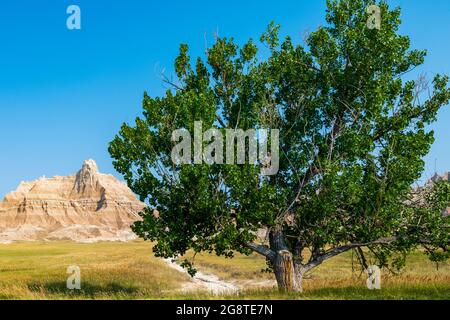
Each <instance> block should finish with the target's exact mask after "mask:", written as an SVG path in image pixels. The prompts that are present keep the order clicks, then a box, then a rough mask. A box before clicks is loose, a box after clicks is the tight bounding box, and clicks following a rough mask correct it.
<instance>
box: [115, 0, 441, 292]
mask: <svg viewBox="0 0 450 320" xmlns="http://www.w3.org/2000/svg"><path fill="white" fill-rule="evenodd" d="M372 4H373V3H372V2H371V1H366V0H342V1H332V0H330V1H327V7H328V9H327V11H326V25H325V26H322V27H320V28H318V29H317V30H316V31H315V32H312V33H310V34H309V36H308V37H307V38H306V39H305V40H304V44H296V43H295V42H300V43H303V42H302V41H294V40H293V39H291V38H290V37H286V38H284V40H283V41H280V40H279V33H278V30H279V26H278V25H276V24H274V23H272V24H270V25H269V28H268V30H267V31H266V32H265V33H264V34H263V36H262V37H261V41H262V43H263V44H264V46H262V45H256V44H255V42H254V41H252V40H250V41H248V42H247V43H245V44H244V45H242V46H239V45H238V44H236V43H235V42H234V41H233V39H232V38H221V37H217V38H216V40H215V43H214V45H213V46H212V47H210V48H209V49H208V50H207V52H206V57H205V58H204V59H202V58H198V59H196V61H195V63H193V61H192V59H191V58H190V56H189V54H188V46H187V45H184V44H183V45H181V47H180V54H179V56H178V57H177V58H176V60H175V70H176V74H177V77H176V80H173V81H171V80H169V79H167V78H165V81H166V82H167V83H170V88H169V89H168V90H167V92H166V93H165V95H164V96H163V97H155V98H152V97H150V96H149V95H148V94H147V93H145V94H144V99H143V109H144V111H143V116H142V117H141V118H138V119H136V123H135V124H134V125H127V124H124V125H123V127H122V129H121V131H120V133H119V135H118V136H117V137H116V138H115V139H114V140H113V141H112V143H111V144H110V149H109V150H110V153H111V155H112V157H113V159H114V166H115V168H116V169H117V170H118V171H119V172H120V173H122V174H123V175H124V176H125V179H126V181H127V183H128V185H129V186H130V187H131V189H132V190H133V191H134V192H135V193H136V194H138V195H139V196H140V198H141V199H142V200H143V201H146V203H147V204H148V205H149V207H148V208H147V209H145V210H144V211H143V212H142V213H141V216H142V218H143V219H142V221H139V222H137V223H135V224H134V226H133V230H134V231H135V232H136V233H137V234H138V235H139V236H141V237H143V238H144V239H146V240H151V241H155V246H154V248H153V250H154V253H155V255H156V256H158V257H166V258H174V257H177V256H179V255H184V254H185V253H186V252H187V251H188V250H193V251H194V252H196V253H197V252H202V251H206V252H215V253H216V254H217V255H221V256H225V257H233V254H234V252H240V253H244V254H250V253H252V252H257V253H259V254H261V255H263V256H264V257H265V258H267V261H268V264H269V267H270V269H272V270H273V271H274V273H275V276H276V279H277V282H278V285H279V288H280V289H281V290H286V291H301V290H302V280H303V278H304V275H305V273H306V272H308V271H309V270H311V269H313V268H314V267H316V266H318V265H320V264H321V263H323V262H324V261H326V260H327V259H330V258H332V257H334V256H336V255H338V254H341V253H344V252H346V251H349V250H355V252H356V253H357V254H358V257H359V258H360V259H359V260H360V261H361V263H363V264H364V263H365V261H366V260H367V256H366V255H367V254H368V253H370V254H371V259H376V263H377V264H378V265H379V266H381V267H383V266H396V267H400V266H401V265H402V264H403V262H404V257H405V256H406V254H407V253H408V252H410V251H411V250H413V249H415V248H417V247H418V246H419V245H424V246H425V247H426V249H427V252H428V253H430V256H431V257H432V258H433V259H435V260H439V259H444V258H445V257H446V253H447V249H448V247H447V244H448V230H447V229H446V223H448V221H447V220H446V218H444V217H443V215H442V210H443V209H444V207H445V205H446V202H445V201H448V200H449V198H448V188H443V187H442V186H440V187H439V188H436V190H435V192H431V193H430V195H431V194H433V196H429V197H428V198H429V201H430V202H429V204H428V205H420V206H417V205H414V201H410V200H411V199H410V191H411V185H412V184H413V183H414V182H415V181H417V179H418V178H420V176H421V174H422V171H423V169H424V161H423V160H422V158H423V157H424V156H425V155H426V154H427V153H428V152H429V150H430V146H431V145H432V143H433V132H432V131H429V130H427V128H428V127H427V126H428V125H429V124H430V123H432V122H434V121H435V120H436V116H437V113H438V111H439V109H440V108H441V107H442V106H444V105H446V104H447V103H448V101H449V98H450V90H449V88H448V77H447V76H441V75H436V76H435V77H434V79H432V81H431V82H430V83H429V84H428V85H426V83H424V81H412V80H410V81H406V80H405V74H407V73H408V72H409V71H411V70H413V69H414V68H416V67H417V66H420V65H421V64H423V62H424V58H425V55H426V52H425V51H422V50H412V49H410V40H409V38H408V37H406V36H402V35H400V34H399V33H398V28H399V25H400V9H398V8H396V9H390V8H389V7H388V5H387V4H386V3H385V2H379V3H378V4H377V5H378V6H379V8H380V13H381V24H380V28H379V29H378V28H369V27H368V19H370V18H371V12H369V11H367V7H368V6H369V5H372ZM261 48H263V49H264V50H265V51H264V52H263V54H260V53H258V50H261ZM195 121H202V122H203V127H204V128H210V127H214V128H217V129H219V130H224V129H225V128H236V129H243V130H246V129H249V128H267V129H270V128H272V129H279V130H280V138H279V140H280V141H279V143H280V163H279V172H278V173H277V174H276V175H273V176H262V175H261V174H260V173H261V167H262V166H263V165H264V163H258V164H256V165H254V164H245V165H217V164H213V165H207V164H193V163H191V164H181V165H180V164H175V163H173V162H172V160H171V151H172V148H173V147H174V145H175V144H176V143H177V142H174V141H171V134H172V132H173V130H175V129H179V128H186V129H187V130H189V131H190V132H193V125H194V122H195ZM430 199H431V200H430ZM442 199H444V200H445V201H443V200H442ZM153 209H157V211H158V212H159V213H158V214H154V211H153ZM258 230H267V233H268V237H267V241H263V240H261V239H258V238H257V236H256V233H257V231H258ZM183 266H185V267H187V268H188V269H189V271H190V272H191V273H192V274H193V273H194V272H195V269H194V266H193V265H192V261H191V260H185V261H184V262H183Z"/></svg>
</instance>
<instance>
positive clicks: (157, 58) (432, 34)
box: [0, 0, 450, 197]
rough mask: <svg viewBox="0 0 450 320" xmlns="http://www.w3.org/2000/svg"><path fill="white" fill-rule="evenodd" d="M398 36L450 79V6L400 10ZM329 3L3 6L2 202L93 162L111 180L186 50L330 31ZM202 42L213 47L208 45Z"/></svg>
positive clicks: (449, 165) (442, 162) (443, 157)
mask: <svg viewBox="0 0 450 320" xmlns="http://www.w3.org/2000/svg"><path fill="white" fill-rule="evenodd" d="M389 3H391V4H392V5H400V6H401V7H402V8H403V14H402V20H403V26H402V28H401V32H402V33H403V34H407V35H409V36H410V37H411V40H412V44H413V47H416V48H426V49H428V50H429V55H428V59H427V61H426V64H425V65H424V66H423V67H422V68H421V69H420V70H417V71H416V72H425V73H426V74H427V75H428V76H429V77H432V76H433V75H434V74H436V73H438V72H439V73H447V74H450V58H449V52H450V41H449V38H450V36H449V34H450V1H448V0H433V1H425V0H395V1H394V0H393V1H389ZM71 4H76V5H79V6H80V8H81V11H82V12H81V13H82V29H81V30H74V31H70V30H68V29H67V28H66V18H67V14H66V8H67V7H68V6H69V5H71ZM324 12H325V0H314V1H311V0H286V1H285V0H278V1H275V2H274V1H265V0H264V1H263V0H258V1H246V2H245V3H244V1H237V0H228V1H185V0H183V1H179V0H173V1H144V0H128V1H106V0H58V1H56V0H40V1H32V0H27V1H25V0H15V1H2V3H1V5H0V137H1V138H0V150H1V151H0V154H1V156H0V197H2V196H4V195H5V194H6V193H7V192H9V191H11V190H13V189H15V188H16V186H17V185H18V183H19V182H20V181H22V180H32V179H36V178H38V177H40V176H42V175H46V176H53V175H66V174H70V173H74V172H75V171H76V170H77V169H78V168H79V167H80V166H81V163H82V161H83V160H84V159H88V158H93V159H95V160H96V161H97V163H98V165H99V167H100V169H101V171H102V172H107V173H115V171H114V169H113V167H112V164H111V159H110V157H109V154H108V151H107V146H108V142H109V141H110V140H111V139H112V138H113V137H114V135H115V134H116V133H117V132H118V129H119V128H120V125H121V123H122V122H131V121H132V120H133V119H134V118H135V117H136V116H137V115H139V113H140V109H141V98H142V94H143V91H144V90H147V91H148V92H149V94H150V95H153V96H155V95H160V94H162V93H163V91H164V90H165V87H164V85H163V83H162V81H161V78H160V74H161V72H162V71H163V70H164V71H165V74H166V75H168V76H170V75H172V74H173V68H172V64H173V59H174V58H175V57H176V55H177V52H178V46H179V44H180V43H182V42H186V43H189V45H190V47H191V55H192V56H197V55H202V54H203V52H204V48H205V38H206V42H207V43H209V44H211V43H212V41H213V33H214V32H215V31H218V32H219V34H220V35H221V36H233V37H234V38H235V39H236V40H237V41H238V42H240V43H242V42H244V41H245V40H246V39H248V38H249V37H252V38H254V39H258V38H259V35H260V34H261V32H263V31H264V30H265V28H266V26H267V24H268V23H269V22H270V21H271V20H275V21H276V22H278V23H280V24H281V25H282V34H283V35H285V34H289V35H291V36H292V37H294V38H297V39H300V37H301V34H302V33H304V32H305V31H308V30H315V29H316V28H317V27H318V26H319V25H321V24H323V23H324ZM205 36H206V37H205ZM449 128H450V108H448V107H447V108H444V110H443V111H442V112H441V113H440V115H439V121H438V122H437V123H436V124H435V125H434V126H433V129H435V131H436V142H435V145H434V146H433V149H432V151H431V153H430V155H429V156H427V158H426V162H427V166H426V173H425V175H430V174H432V173H433V172H434V167H435V159H437V169H438V171H445V170H450V151H449V148H448V145H449V144H448V141H449V138H450V136H449V133H450V129H449Z"/></svg>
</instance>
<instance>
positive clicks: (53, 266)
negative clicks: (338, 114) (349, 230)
mask: <svg viewBox="0 0 450 320" xmlns="http://www.w3.org/2000/svg"><path fill="white" fill-rule="evenodd" d="M195 262H196V267H197V268H198V270H199V271H202V272H207V273H213V274H215V275H217V276H219V278H220V279H222V280H224V281H228V282H232V283H234V284H236V285H238V286H239V287H241V288H243V289H242V290H240V291H239V293H237V294H229V295H221V296H214V295H211V294H209V293H208V292H204V291H199V292H183V291H181V290H180V289H181V288H182V285H183V284H184V283H186V282H188V281H190V279H189V277H188V276H187V275H186V274H183V273H180V272H178V271H176V270H174V269H173V268H170V267H169V266H168V265H167V264H166V263H165V262H164V261H162V260H161V259H157V258H155V257H154V256H153V253H152V251H151V243H146V242H143V241H140V240H136V241H132V242H128V243H118V242H115V243H111V242H104V243H95V244H82V243H74V242H64V241H60V242H32V243H29V242H28V243H27V242H22V243H13V244H8V245H0V299H217V298H219V299H445V300H449V299H450V265H449V264H440V265H439V270H437V269H436V265H435V264H433V263H431V262H429V261H428V260H427V258H426V257H425V256H424V255H423V254H421V253H419V252H418V253H415V254H413V255H412V256H410V258H409V259H408V266H407V268H406V269H405V270H404V271H403V272H402V274H401V275H398V276H393V275H389V274H385V273H383V275H382V290H379V291H370V290H368V289H367V288H366V286H365V280H366V277H365V276H364V275H362V276H361V277H358V275H359V274H358V273H353V272H352V263H351V254H344V255H342V256H339V257H336V258H334V259H332V260H330V261H328V262H327V263H325V264H323V265H322V266H320V267H319V268H317V269H316V270H314V271H313V272H311V273H310V274H309V275H308V276H307V279H305V283H304V287H305V293H304V294H280V293H278V292H277V290H276V288H275V287H274V283H273V275H271V274H265V273H261V272H260V271H261V269H263V268H265V261H264V259H262V258H261V257H259V256H257V255H252V256H250V257H245V256H242V255H237V256H236V257H235V258H234V259H224V258H221V257H216V256H214V255H209V254H201V255H197V256H196V259H195ZM70 265H77V266H79V267H80V269H81V290H74V291H71V290H68V289H67V288H66V280H67V277H68V276H69V275H68V274H66V269H67V267H68V266H70ZM260 283H264V286H258V284H260Z"/></svg>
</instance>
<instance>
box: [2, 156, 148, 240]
mask: <svg viewBox="0 0 450 320" xmlns="http://www.w3.org/2000/svg"><path fill="white" fill-rule="evenodd" d="M144 207H145V205H144V204H143V203H142V202H140V201H138V199H137V198H136V196H135V195H134V194H133V193H132V192H131V190H130V189H129V188H128V187H127V185H126V184H125V183H123V182H121V181H119V180H117V179H116V178H115V177H114V176H112V175H107V174H102V173H99V172H98V168H97V164H96V163H95V161H93V160H87V161H85V162H84V163H83V167H82V168H81V170H80V171H78V173H77V174H76V175H73V176H67V177H60V176H57V177H53V178H40V179H39V180H36V181H33V182H22V183H21V184H20V185H19V187H18V188H17V190H16V191H14V192H12V193H10V194H8V195H7V196H6V197H5V199H4V200H3V201H1V202H0V242H3V243H7V242H11V241H18V240H75V241H82V242H94V241H117V240H120V241H126V240H130V239H133V238H134V237H135V236H134V234H133V233H132V231H131V229H130V225H131V224H132V223H133V222H134V221H136V220H138V219H139V215H138V212H139V211H141V210H142V209H143V208H144Z"/></svg>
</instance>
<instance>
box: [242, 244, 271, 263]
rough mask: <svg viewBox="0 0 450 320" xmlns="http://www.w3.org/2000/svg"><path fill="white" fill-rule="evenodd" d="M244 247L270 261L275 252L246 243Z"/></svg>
mask: <svg viewBox="0 0 450 320" xmlns="http://www.w3.org/2000/svg"><path fill="white" fill-rule="evenodd" d="M245 246H246V247H247V248H249V249H252V250H253V251H255V252H256V253H259V254H260V255H262V256H264V257H266V258H268V259H269V260H271V261H273V260H274V259H275V255H276V254H275V252H274V251H272V250H271V249H270V248H269V247H267V246H265V245H262V244H256V243H253V242H248V243H246V244H245Z"/></svg>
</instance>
